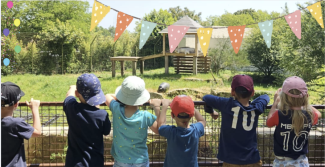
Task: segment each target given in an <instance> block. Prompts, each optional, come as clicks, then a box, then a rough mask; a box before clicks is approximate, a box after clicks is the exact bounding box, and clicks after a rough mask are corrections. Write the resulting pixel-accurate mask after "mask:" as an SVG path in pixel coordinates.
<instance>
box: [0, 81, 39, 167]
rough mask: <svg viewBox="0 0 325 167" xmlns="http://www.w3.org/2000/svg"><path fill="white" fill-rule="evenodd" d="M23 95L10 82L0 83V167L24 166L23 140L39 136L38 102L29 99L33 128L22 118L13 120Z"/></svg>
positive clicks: (18, 88) (17, 87)
mask: <svg viewBox="0 0 325 167" xmlns="http://www.w3.org/2000/svg"><path fill="white" fill-rule="evenodd" d="M24 95H25V93H24V92H23V91H21V90H20V87H19V86H17V85H16V84H14V83H11V82H5V83H1V166H3V167H10V166H26V160H25V150H24V139H27V140H28V139H30V138H31V137H37V136H39V135H41V123H40V118H39V113H38V107H39V105H40V101H39V100H33V98H31V101H30V103H28V102H27V101H26V104H27V105H28V106H29V107H30V109H31V110H32V114H33V126H30V125H29V124H27V123H26V122H25V121H24V120H23V119H22V118H13V117H12V115H13V112H14V111H15V110H16V109H17V107H18V103H19V100H20V98H21V97H22V96H24Z"/></svg>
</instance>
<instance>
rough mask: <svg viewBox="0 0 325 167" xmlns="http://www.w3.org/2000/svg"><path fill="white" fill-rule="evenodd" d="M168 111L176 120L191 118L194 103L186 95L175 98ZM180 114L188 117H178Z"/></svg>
mask: <svg viewBox="0 0 325 167" xmlns="http://www.w3.org/2000/svg"><path fill="white" fill-rule="evenodd" d="M170 109H171V110H172V113H173V114H174V115H175V116H176V117H178V118H191V117H193V116H194V102H193V100H192V99H191V97H189V96H186V95H179V96H176V97H175V98H174V99H173V101H172V103H171V104H170ZM180 113H186V114H188V116H180V115H178V114H180Z"/></svg>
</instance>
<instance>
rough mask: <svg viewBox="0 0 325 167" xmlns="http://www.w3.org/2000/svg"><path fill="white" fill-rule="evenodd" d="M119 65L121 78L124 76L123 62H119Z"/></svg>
mask: <svg viewBox="0 0 325 167" xmlns="http://www.w3.org/2000/svg"><path fill="white" fill-rule="evenodd" d="M120 63H121V76H123V75H124V61H120Z"/></svg>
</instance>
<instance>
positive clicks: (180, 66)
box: [173, 56, 211, 74]
mask: <svg viewBox="0 0 325 167" xmlns="http://www.w3.org/2000/svg"><path fill="white" fill-rule="evenodd" d="M173 64H174V68H175V73H176V74H179V73H193V56H177V57H174V58H173ZM210 65H211V57H209V56H206V57H197V72H198V73H208V72H209V71H210Z"/></svg>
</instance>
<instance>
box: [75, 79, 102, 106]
mask: <svg viewBox="0 0 325 167" xmlns="http://www.w3.org/2000/svg"><path fill="white" fill-rule="evenodd" d="M77 91H78V92H79V93H80V94H81V95H82V97H83V98H84V99H85V101H86V103H87V104H89V105H91V106H97V105H99V104H103V103H104V102H105V101H106V98H105V95H104V92H103V91H102V89H101V85H100V82H99V79H98V78H97V77H96V76H95V75H94V74H82V75H81V76H79V77H78V79H77Z"/></svg>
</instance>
